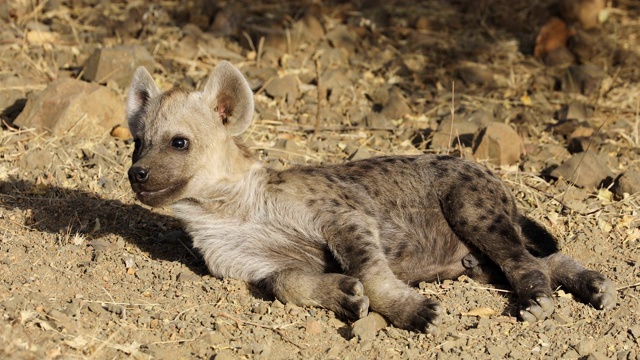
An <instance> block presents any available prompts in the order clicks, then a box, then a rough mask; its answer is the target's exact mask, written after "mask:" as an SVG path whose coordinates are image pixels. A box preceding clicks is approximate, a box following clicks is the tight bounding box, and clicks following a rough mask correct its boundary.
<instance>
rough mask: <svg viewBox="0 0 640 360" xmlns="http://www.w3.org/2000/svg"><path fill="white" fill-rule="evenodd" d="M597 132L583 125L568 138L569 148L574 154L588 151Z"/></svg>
mask: <svg viewBox="0 0 640 360" xmlns="http://www.w3.org/2000/svg"><path fill="white" fill-rule="evenodd" d="M594 132H595V130H594V129H593V128H590V127H586V126H583V125H580V126H578V127H577V128H575V129H574V130H573V132H571V134H569V136H568V137H567V148H568V149H569V152H571V153H572V154H575V153H579V152H583V151H587V149H588V148H589V147H590V144H592V142H594V141H593V140H594V137H593V133H594Z"/></svg>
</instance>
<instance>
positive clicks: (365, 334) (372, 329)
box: [351, 312, 387, 341]
mask: <svg viewBox="0 0 640 360" xmlns="http://www.w3.org/2000/svg"><path fill="white" fill-rule="evenodd" d="M386 326H387V321H386V320H385V319H384V318H383V317H382V316H381V315H380V314H378V313H374V312H370V313H369V314H368V315H367V316H365V317H363V318H362V319H359V320H358V321H356V322H354V323H353V325H352V328H351V333H352V335H353V336H355V337H357V338H358V339H360V340H361V341H367V340H369V341H370V340H373V339H375V337H376V334H377V333H378V331H379V330H380V329H382V328H384V327H386Z"/></svg>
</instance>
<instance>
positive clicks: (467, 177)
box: [460, 173, 473, 182]
mask: <svg viewBox="0 0 640 360" xmlns="http://www.w3.org/2000/svg"><path fill="white" fill-rule="evenodd" d="M460 180H462V181H464V182H470V181H471V180H473V178H472V177H471V176H470V175H469V174H466V173H461V174H460Z"/></svg>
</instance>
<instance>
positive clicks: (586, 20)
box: [558, 0, 606, 29]
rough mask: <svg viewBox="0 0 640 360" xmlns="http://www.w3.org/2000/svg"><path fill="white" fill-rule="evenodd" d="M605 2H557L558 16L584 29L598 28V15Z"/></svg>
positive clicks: (590, 0) (602, 0)
mask: <svg viewBox="0 0 640 360" xmlns="http://www.w3.org/2000/svg"><path fill="white" fill-rule="evenodd" d="M605 5H606V3H605V0H558V10H559V12H560V16H562V18H563V19H565V20H566V21H568V22H570V23H578V24H580V25H581V26H582V27H583V28H585V29H592V28H595V27H597V26H598V24H599V22H598V15H599V14H600V11H602V10H604V8H605Z"/></svg>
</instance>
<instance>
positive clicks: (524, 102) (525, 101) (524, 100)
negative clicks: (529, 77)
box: [520, 94, 533, 106]
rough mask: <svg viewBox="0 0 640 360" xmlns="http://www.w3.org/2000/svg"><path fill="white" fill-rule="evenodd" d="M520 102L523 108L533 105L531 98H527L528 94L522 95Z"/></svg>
mask: <svg viewBox="0 0 640 360" xmlns="http://www.w3.org/2000/svg"><path fill="white" fill-rule="evenodd" d="M520 101H521V102H522V105H524V106H531V105H533V101H532V100H531V96H529V95H528V94H524V95H522V96H521V97H520Z"/></svg>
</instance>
